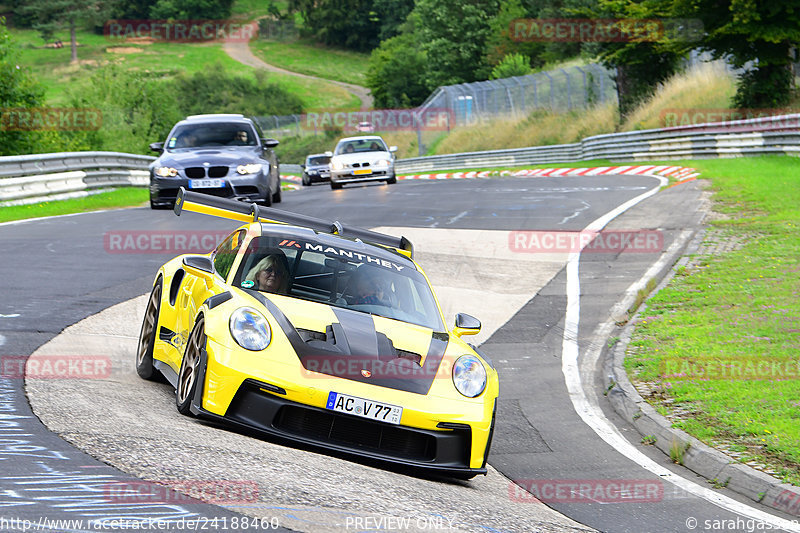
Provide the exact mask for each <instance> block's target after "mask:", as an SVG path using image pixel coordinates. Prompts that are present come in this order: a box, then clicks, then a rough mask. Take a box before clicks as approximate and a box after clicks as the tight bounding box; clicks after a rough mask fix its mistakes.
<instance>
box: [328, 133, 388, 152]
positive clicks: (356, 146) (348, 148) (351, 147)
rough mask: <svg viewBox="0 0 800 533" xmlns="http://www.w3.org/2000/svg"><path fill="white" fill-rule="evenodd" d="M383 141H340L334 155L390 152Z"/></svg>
mask: <svg viewBox="0 0 800 533" xmlns="http://www.w3.org/2000/svg"><path fill="white" fill-rule="evenodd" d="M388 151H389V150H388V149H387V148H386V144H384V142H383V139H380V138H378V137H372V138H369V139H353V140H349V141H339V144H337V145H336V151H334V155H341V154H354V153H360V152H388Z"/></svg>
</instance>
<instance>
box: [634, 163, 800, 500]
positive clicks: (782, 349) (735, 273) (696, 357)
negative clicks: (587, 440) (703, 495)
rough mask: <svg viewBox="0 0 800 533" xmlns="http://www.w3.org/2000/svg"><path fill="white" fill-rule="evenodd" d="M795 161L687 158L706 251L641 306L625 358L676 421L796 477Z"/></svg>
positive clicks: (798, 298) (798, 241)
mask: <svg viewBox="0 0 800 533" xmlns="http://www.w3.org/2000/svg"><path fill="white" fill-rule="evenodd" d="M799 163H800V162H798V159H797V158H791V157H758V158H742V159H735V160H733V159H721V160H706V161H692V162H690V164H691V166H693V167H695V168H697V169H698V170H700V171H701V172H702V176H703V178H707V179H710V180H711V186H712V189H713V191H714V193H715V194H714V200H715V208H714V210H715V212H716V213H718V214H719V216H720V218H719V219H718V220H716V221H714V222H712V223H711V227H710V228H709V232H708V234H707V237H706V242H705V243H704V249H705V253H703V254H701V255H698V256H696V257H694V258H693V259H692V261H690V263H689V265H687V267H686V268H681V269H679V271H678V272H677V274H678V275H676V276H675V277H674V279H673V280H672V281H671V282H670V283H669V285H668V286H667V287H665V288H664V289H662V290H661V291H660V292H659V293H658V294H656V295H654V296H653V297H652V298H650V299H649V300H648V301H647V302H646V303H645V307H644V308H643V310H642V311H641V312H640V317H641V318H640V320H639V323H638V324H637V325H636V328H635V331H634V335H633V338H632V341H631V344H630V346H629V353H628V355H627V357H626V361H625V365H626V368H627V369H628V372H629V374H630V376H631V378H632V380H633V381H634V382H642V383H646V384H648V388H649V389H650V390H652V393H651V394H650V395H649V396H647V397H646V400H648V401H649V402H650V403H651V404H653V405H654V406H656V408H657V409H658V410H659V411H660V412H663V413H666V415H667V416H668V418H670V419H671V421H672V422H673V425H674V426H675V427H678V428H680V429H682V430H684V431H686V432H687V433H689V434H690V435H692V436H694V437H696V438H697V439H699V440H701V441H703V442H706V443H707V444H710V445H712V446H717V447H720V448H722V449H723V450H725V451H726V452H728V453H729V454H731V455H732V456H733V457H735V458H736V459H737V460H739V461H741V462H744V463H750V464H752V465H754V466H758V467H760V468H761V469H762V470H764V471H767V472H769V473H772V474H773V475H776V476H777V477H779V478H780V479H782V480H783V481H785V482H789V483H793V484H795V485H800V424H798V414H799V413H800V386H798V385H799V384H800V360H799V359H798V355H797V354H798V353H800V335H798V334H799V333H800V303H799V302H800V233H798V226H799V225H800V211H798V210H797V206H798V205H800V173H798V171H797V170H798V165H799Z"/></svg>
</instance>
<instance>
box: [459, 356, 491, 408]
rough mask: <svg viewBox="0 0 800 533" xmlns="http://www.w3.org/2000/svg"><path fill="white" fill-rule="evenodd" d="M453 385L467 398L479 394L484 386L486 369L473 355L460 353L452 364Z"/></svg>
mask: <svg viewBox="0 0 800 533" xmlns="http://www.w3.org/2000/svg"><path fill="white" fill-rule="evenodd" d="M453 385H455V386H456V390H458V392H460V393H461V394H463V395H464V396H466V397H467V398H474V397H476V396H478V395H480V394H481V393H482V392H483V390H484V389H485V388H486V369H485V368H484V367H483V363H481V361H480V359H478V358H477V357H475V356H474V355H462V356H461V357H459V358H458V359H457V360H456V362H455V364H453Z"/></svg>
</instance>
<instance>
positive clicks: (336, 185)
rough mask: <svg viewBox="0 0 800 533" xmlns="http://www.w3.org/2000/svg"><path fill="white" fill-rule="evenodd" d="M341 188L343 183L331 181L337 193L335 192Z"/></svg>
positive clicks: (332, 187)
mask: <svg viewBox="0 0 800 533" xmlns="http://www.w3.org/2000/svg"><path fill="white" fill-rule="evenodd" d="M341 188H342V184H341V183H337V182H335V181H333V180H331V189H333V190H334V191H335V190H337V189H341Z"/></svg>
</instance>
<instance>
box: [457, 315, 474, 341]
mask: <svg viewBox="0 0 800 533" xmlns="http://www.w3.org/2000/svg"><path fill="white" fill-rule="evenodd" d="M480 331H481V321H480V320H478V319H477V318H475V317H474V316H472V315H468V314H466V313H458V314H457V315H456V324H455V327H454V328H453V334H454V335H455V336H456V337H461V336H462V335H475V334H476V333H479V332H480Z"/></svg>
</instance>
